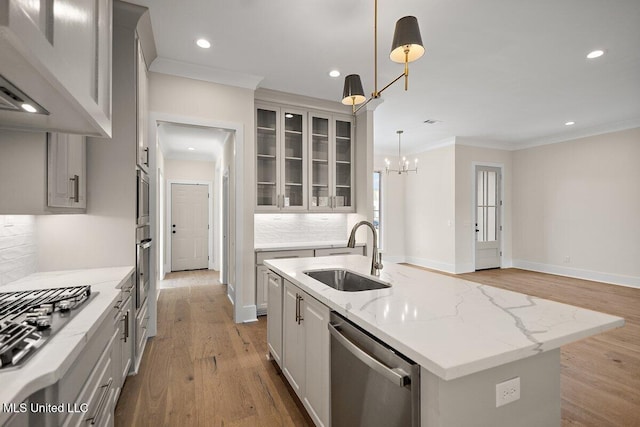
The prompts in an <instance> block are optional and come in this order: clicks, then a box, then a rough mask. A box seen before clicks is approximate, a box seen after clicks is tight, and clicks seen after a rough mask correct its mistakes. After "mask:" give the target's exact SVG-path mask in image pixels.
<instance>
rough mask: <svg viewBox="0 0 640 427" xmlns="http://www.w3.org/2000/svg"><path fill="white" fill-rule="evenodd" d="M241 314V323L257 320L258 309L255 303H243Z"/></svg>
mask: <svg viewBox="0 0 640 427" xmlns="http://www.w3.org/2000/svg"><path fill="white" fill-rule="evenodd" d="M242 314H243V316H242V319H243V320H242V323H250V322H257V321H258V310H257V307H256V305H255V304H250V305H245V306H244V307H242ZM252 316H253V317H252Z"/></svg>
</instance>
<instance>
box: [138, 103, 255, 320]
mask: <svg viewBox="0 0 640 427" xmlns="http://www.w3.org/2000/svg"><path fill="white" fill-rule="evenodd" d="M159 122H168V123H180V124H186V125H194V126H204V127H215V128H223V129H229V130H233V131H235V146H234V148H235V150H234V151H235V154H234V168H235V171H234V173H235V188H232V189H231V188H230V189H229V191H235V192H236V194H238V195H241V194H243V193H244V146H245V144H246V141H245V137H244V125H243V124H242V123H235V122H223V121H219V120H208V119H203V118H200V117H190V116H181V115H177V114H167V113H158V112H153V111H150V112H149V136H150V141H156V145H157V140H158V137H157V134H158V123H159ZM154 151H155V149H154ZM151 154H152V155H153V156H155V152H154V153H151ZM152 159H153V157H152ZM152 162H155V160H152ZM153 165H154V167H155V163H154V164H153ZM154 191H155V189H154ZM243 201H244V200H243V198H242V197H236V198H235V216H236V218H240V220H239V221H236V224H235V230H234V239H235V242H236V245H235V251H236V257H235V260H236V264H235V281H236V283H235V284H234V285H237V289H236V288H235V287H231V290H232V291H233V302H234V316H233V317H234V321H235V322H236V323H242V322H244V321H245V320H246V319H247V318H245V317H243V316H244V315H245V313H244V312H243V311H242V310H240V308H239V307H240V304H235V300H236V299H237V298H240V299H241V298H242V286H243V284H244V283H245V281H244V274H243V269H242V260H243V259H244V256H243V254H242V252H243V250H244V223H245V221H244V210H245V209H244V204H243ZM152 221H153V219H152ZM251 227H253V224H252V225H251ZM251 251H253V245H252V247H251ZM248 279H249V280H250V279H251V278H250V277H249V278H248ZM227 292H228V294H229V295H231V294H230V291H229V287H228V288H227ZM255 317H256V314H255V313H253V316H249V317H248V319H252V318H255ZM153 322H155V318H154V319H153Z"/></svg>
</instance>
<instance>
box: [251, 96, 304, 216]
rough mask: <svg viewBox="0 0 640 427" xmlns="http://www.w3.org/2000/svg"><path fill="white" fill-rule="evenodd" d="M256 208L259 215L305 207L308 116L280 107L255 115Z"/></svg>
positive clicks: (260, 111) (261, 111)
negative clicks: (260, 212) (262, 212)
mask: <svg viewBox="0 0 640 427" xmlns="http://www.w3.org/2000/svg"><path fill="white" fill-rule="evenodd" d="M256 124H257V128H256V179H257V188H256V195H257V208H258V209H259V210H261V211H279V210H289V211H294V210H304V209H306V207H307V200H306V199H307V197H306V196H307V176H306V175H307V165H306V162H305V160H306V158H307V135H306V132H307V115H306V113H305V112H303V111H298V110H295V109H289V108H279V107H267V106H265V107H258V108H257V111H256Z"/></svg>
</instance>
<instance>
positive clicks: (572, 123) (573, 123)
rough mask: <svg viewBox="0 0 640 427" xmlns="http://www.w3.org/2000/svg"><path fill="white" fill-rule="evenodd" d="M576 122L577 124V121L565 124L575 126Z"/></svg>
mask: <svg viewBox="0 0 640 427" xmlns="http://www.w3.org/2000/svg"><path fill="white" fill-rule="evenodd" d="M575 124H576V122H566V123H565V124H564V125H565V126H573V125H575Z"/></svg>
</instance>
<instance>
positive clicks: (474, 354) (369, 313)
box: [265, 255, 624, 380]
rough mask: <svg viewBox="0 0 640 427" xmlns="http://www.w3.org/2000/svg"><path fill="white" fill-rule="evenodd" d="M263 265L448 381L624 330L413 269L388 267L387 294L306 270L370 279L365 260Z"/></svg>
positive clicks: (570, 310) (549, 304)
mask: <svg viewBox="0 0 640 427" xmlns="http://www.w3.org/2000/svg"><path fill="white" fill-rule="evenodd" d="M265 265H267V266H268V267H269V268H271V269H272V270H273V271H275V272H276V273H279V274H280V275H282V276H283V277H285V278H286V279H287V280H289V281H291V282H292V283H294V284H295V285H297V286H299V287H300V288H301V289H302V290H303V291H305V292H307V293H308V294H310V295H311V296H313V297H314V298H316V299H317V300H319V301H320V302H322V303H323V304H325V305H327V306H328V307H329V308H330V309H331V310H334V311H336V312H338V313H340V314H342V315H343V316H345V317H346V318H348V319H349V320H350V321H352V322H353V323H355V324H357V325H359V326H360V327H362V328H363V329H365V330H367V331H368V332H369V333H371V334H372V335H374V336H376V337H378V338H379V339H381V340H382V341H384V342H386V343H387V344H388V345H390V346H391V347H393V348H395V349H396V350H398V351H399V352H401V353H403V354H404V355H406V356H407V357H409V358H411V359H413V360H414V361H415V362H416V363H418V364H420V365H421V366H422V367H424V368H425V369H427V370H428V371H430V372H432V373H434V374H436V375H438V376H439V377H440V378H442V379H444V380H452V379H455V378H459V377H462V376H465V375H469V374H472V373H475V372H479V371H483V370H486V369H489V368H492V367H496V366H500V365H503V364H506V363H509V362H512V361H516V360H520V359H524V358H526V357H529V356H534V355H536V354H539V353H541V352H544V351H548V350H552V349H556V348H559V347H560V346H562V345H565V344H568V343H570V342H573V341H577V340H579V339H582V338H586V337H588V336H591V335H595V334H598V333H601V332H604V331H607V330H610V329H614V328H617V327H620V326H623V325H624V319H622V318H621V317H616V316H612V315H608V314H604V313H599V312H596V311H592V310H587V309H583V308H578V307H574V306H571V305H567V304H562V303H558V302H554V301H549V300H545V299H542V298H537V297H532V296H529V295H525V294H521V293H517V292H512V291H508V290H504V289H499V288H495V287H491V286H487V285H481V284H479V283H473V282H469V281H467V280H463V279H460V278H456V277H450V276H445V275H442V274H438V273H432V272H428V271H424V270H420V269H417V268H412V267H408V266H403V265H398V264H392V263H385V265H384V269H383V270H382V272H381V275H380V278H379V279H380V280H382V281H385V282H388V283H390V284H391V285H392V286H391V287H390V288H387V289H380V290H373V291H363V292H342V291H338V290H336V289H333V288H331V287H329V286H326V285H324V284H322V283H320V282H318V281H316V280H314V279H312V278H310V277H308V276H307V275H305V274H304V273H303V272H304V271H308V270H314V269H329V268H346V269H347V270H351V271H353V272H358V273H361V274H364V275H368V274H369V270H370V266H371V260H370V259H369V258H368V257H364V256H360V255H348V256H332V257H319V258H293V259H278V260H269V261H265Z"/></svg>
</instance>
